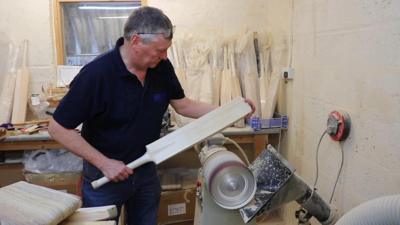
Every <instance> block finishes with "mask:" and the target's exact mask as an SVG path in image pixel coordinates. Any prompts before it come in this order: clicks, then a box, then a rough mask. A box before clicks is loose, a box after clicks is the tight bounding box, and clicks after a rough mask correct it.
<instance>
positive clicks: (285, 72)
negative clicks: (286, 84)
mask: <svg viewBox="0 0 400 225" xmlns="http://www.w3.org/2000/svg"><path fill="white" fill-rule="evenodd" d="M293 77H294V68H292V67H285V68H283V69H282V78H283V79H285V80H292V79H293Z"/></svg>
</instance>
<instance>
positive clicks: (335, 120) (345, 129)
mask: <svg viewBox="0 0 400 225" xmlns="http://www.w3.org/2000/svg"><path fill="white" fill-rule="evenodd" d="M350 124H351V120H350V116H349V114H348V113H347V112H344V111H332V112H331V113H329V117H328V121H327V129H326V132H327V133H328V134H329V136H331V138H332V140H334V141H344V140H345V139H346V138H347V137H348V136H349V133H350Z"/></svg>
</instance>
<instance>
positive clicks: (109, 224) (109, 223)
mask: <svg viewBox="0 0 400 225" xmlns="http://www.w3.org/2000/svg"><path fill="white" fill-rule="evenodd" d="M116 224H117V223H116V222H115V221H114V220H105V221H85V222H63V223H61V224H60V225H116Z"/></svg>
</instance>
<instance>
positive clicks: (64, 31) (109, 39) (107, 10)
mask: <svg viewBox="0 0 400 225" xmlns="http://www.w3.org/2000/svg"><path fill="white" fill-rule="evenodd" d="M141 4H142V2H141V1H139V0H138V1H132V0H129V1H128V0H121V1H104V0H99V1H76V0H56V4H55V29H56V49H57V64H58V65H73V66H81V65H85V64H86V63H88V62H90V61H91V60H92V59H93V58H94V57H96V56H97V55H99V54H101V53H103V52H106V51H107V50H109V49H112V48H113V47H114V45H115V42H116V40H117V39H118V38H119V37H121V36H122V34H123V27H124V24H125V21H126V19H127V18H128V16H129V14H130V13H131V12H132V10H134V9H135V8H137V7H139V6H140V5H141Z"/></svg>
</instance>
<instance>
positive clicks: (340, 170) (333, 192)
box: [329, 143, 344, 204]
mask: <svg viewBox="0 0 400 225" xmlns="http://www.w3.org/2000/svg"><path fill="white" fill-rule="evenodd" d="M339 146H340V151H341V153H342V154H341V155H342V159H341V162H340V168H339V171H338V174H337V177H336V182H335V185H334V186H333V190H332V194H331V198H330V199H329V204H331V203H332V199H333V196H334V195H335V190H336V185H337V184H338V182H339V177H340V174H341V173H342V169H343V162H344V152H343V146H342V145H341V144H340V143H339Z"/></svg>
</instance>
